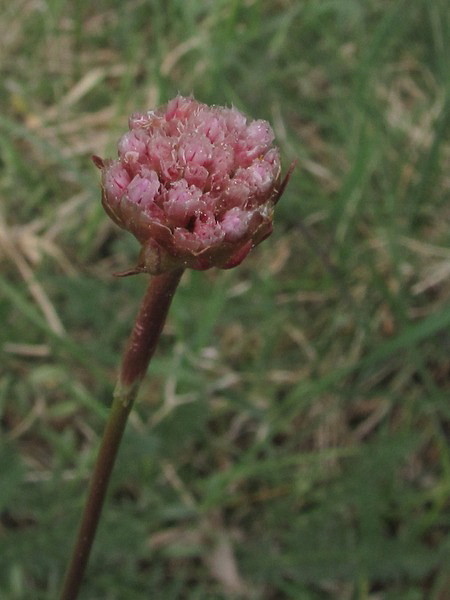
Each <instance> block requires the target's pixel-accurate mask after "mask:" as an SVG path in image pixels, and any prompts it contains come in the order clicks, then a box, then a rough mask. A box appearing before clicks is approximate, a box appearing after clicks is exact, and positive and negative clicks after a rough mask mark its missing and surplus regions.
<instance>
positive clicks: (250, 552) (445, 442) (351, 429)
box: [0, 0, 450, 600]
mask: <svg viewBox="0 0 450 600" xmlns="http://www.w3.org/2000/svg"><path fill="white" fill-rule="evenodd" d="M0 3H1V13H0V14H1V16H0V51H1V62H0V68H1V78H0V200H1V204H0V318H1V324H2V326H1V328H0V353H1V357H0V374H1V377H0V417H1V438H0V440H1V441H0V515H1V518H0V557H1V559H0V597H1V599H2V600H19V599H26V600H44V599H45V600H47V599H48V600H51V599H54V598H56V596H57V589H58V587H59V585H60V582H61V577H62V573H63V570H64V566H65V562H66V560H67V557H68V554H69V550H70V546H71V543H72V541H73V538H74V534H75V529H76V524H77V520H78V517H79V515H80V511H81V508H82V505H83V501H84V496H85V492H86V485H87V481H88V477H89V473H90V471H91V468H92V465H93V461H94V458H95V453H96V449H97V447H98V443H99V436H100V435H101V432H102V428H103V425H104V422H105V418H106V415H107V411H108V406H109V403H110V399H111V394H112V390H113V386H114V380H115V373H116V366H117V363H118V360H119V356H120V352H121V349H122V347H123V343H124V341H125V339H126V336H127V335H128V332H129V330H130V327H131V323H132V320H133V318H134V315H135V312H136V309H137V305H138V303H139V301H140V298H141V296H142V294H143V291H144V289H145V286H146V278H145V277H144V276H138V277H134V278H133V277H132V278H129V279H123V280H119V279H115V278H114V277H112V273H113V272H115V271H119V270H123V269H126V268H127V267H129V266H130V265H132V264H134V262H135V259H136V255H137V251H138V248H137V244H136V242H135V240H134V238H132V236H130V235H128V234H126V233H124V232H123V231H120V230H119V229H118V228H117V227H115V226H114V225H113V224H112V223H111V222H109V220H108V219H107V218H106V216H105V215H104V213H103V211H102V208H101V205H100V195H99V174H98V172H97V171H96V170H95V169H94V167H93V165H92V164H91V161H90V155H91V154H92V153H95V154H98V155H100V156H113V155H114V154H115V144H116V141H117V138H118V137H119V136H120V135H121V134H122V132H124V131H125V129H126V124H127V117H128V115H129V114H130V113H132V112H134V111H136V110H146V109H149V108H152V107H155V106H157V105H159V104H162V103H164V102H166V101H167V100H168V99H170V98H171V97H173V96H174V95H176V94H177V93H178V92H180V93H182V94H190V93H194V94H195V96H196V98H197V99H198V100H200V101H203V102H207V103H217V104H222V105H231V104H234V105H235V106H237V107H238V108H239V109H241V110H243V111H245V112H246V113H248V114H249V115H251V116H252V117H253V118H264V119H268V120H269V121H270V122H271V123H272V124H273V127H274V130H275V132H276V136H277V140H278V143H279V145H280V147H281V149H282V154H283V157H284V165H285V168H287V166H288V164H289V163H290V161H291V160H293V159H295V158H296V159H298V166H297V169H296V171H295V173H294V176H293V178H292V180H291V183H290V185H289V188H288V190H287V192H286V194H285V196H284V197H283V200H282V202H280V204H279V207H278V213H277V218H276V224H275V232H274V234H273V235H272V237H271V238H269V240H267V241H266V242H265V243H264V244H262V245H261V246H259V247H258V248H257V249H256V250H255V251H254V252H253V253H252V254H251V256H250V257H249V258H247V260H246V261H245V262H244V263H243V264H242V265H241V266H240V267H239V268H237V269H234V270H231V271H218V270H211V271H207V272H204V273H199V272H189V273H186V274H185V276H184V279H183V281H182V284H181V287H180V289H179V291H178V293H177V296H176V299H175V301H174V304H173V307H172V310H171V313H170V316H169V320H168V323H167V326H166V329H165V332H164V335H163V338H162V342H161V344H160V347H159V350H158V352H157V355H156V357H155V359H154V362H153V363H152V366H151V368H150V371H149V374H148V377H147V378H146V380H145V382H144V384H143V387H142V390H141V393H140V396H139V401H138V403H137V406H136V409H135V410H134V412H133V414H132V417H131V420H130V422H129V425H128V428H127V432H126V435H125V439H124V443H123V447H122V448H121V452H120V455H119V461H118V464H117V467H116V469H115V472H114V476H113V481H112V484H111V488H110V494H109V497H108V502H107V507H106V510H105V512H104V515H103V520H102V523H101V525H100V528H99V531H98V536H97V540H96V543H95V546H94V550H93V555H92V560H91V563H90V565H89V568H88V574H87V577H86V580H85V583H84V586H83V591H82V594H81V596H80V597H81V598H82V599H84V600H135V599H141V598H142V599H150V598H152V599H163V600H166V599H167V600H175V599H180V600H184V599H188V600H194V599H198V600H204V599H211V600H212V599H214V600H222V599H225V600H226V599H228V598H242V599H255V600H260V599H261V600H283V599H292V600H332V599H333V600H334V599H337V600H399V599H400V600H403V599H405V600H419V599H423V600H447V599H449V598H450V568H449V566H448V565H449V562H450V537H449V530H450V449H449V436H450V401H449V400H450V397H449V391H450V385H449V381H450V358H449V355H450V305H449V297H450V279H449V276H450V246H449V242H450V227H449V226H450V202H449V189H450V169H449V166H450V135H449V133H450V127H449V122H450V94H449V90H450V10H449V5H448V2H447V0H407V1H403V0H397V1H396V0H365V1H358V0H334V1H333V0H298V1H294V0H267V1H263V0H214V1H213V0H209V1H208V0H169V1H167V0H166V1H163V0H153V1H145V0H129V1H126V2H123V1H120V2H119V1H116V0H97V2H96V3H92V2H88V1H87V0H79V1H76V2H69V1H64V0H17V1H16V2H14V3H12V2H5V0H1V2H0Z"/></svg>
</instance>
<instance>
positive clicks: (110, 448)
mask: <svg viewBox="0 0 450 600" xmlns="http://www.w3.org/2000/svg"><path fill="white" fill-rule="evenodd" d="M182 274H183V269H179V270H176V271H171V272H168V273H163V274H162V275H156V276H154V277H153V278H152V279H151V281H150V284H149V286H148V289H147V292H146V294H145V297H144V300H143V301H142V304H141V307H140V309H139V313H138V315H137V317H136V321H135V324H134V328H133V331H132V332H131V335H130V337H129V340H128V343H127V346H126V348H125V352H124V355H123V359H122V364H121V367H120V372H119V377H118V381H117V386H116V389H115V391H114V400H113V403H112V406H111V411H110V414H109V417H108V421H107V423H106V426H105V431H104V433H103V438H102V441H101V444H100V449H99V452H98V456H97V461H96V463H95V467H94V472H93V474H92V477H91V482H90V486H89V491H88V497H87V501H86V505H85V508H84V512H83V515H82V517H81V521H80V526H79V530H78V536H77V539H76V542H75V545H74V548H73V552H72V557H71V560H70V563H69V565H68V567H67V571H66V575H65V578H64V583H63V588H62V592H61V596H60V600H76V598H77V596H78V592H79V589H80V585H81V581H82V578H83V574H84V571H85V569H86V565H87V562H88V559H89V554H90V551H91V547H92V543H93V541H94V537H95V532H96V529H97V525H98V522H99V519H100V514H101V510H102V506H103V502H104V499H105V494H106V490H107V487H108V483H109V479H110V476H111V471H112V469H113V466H114V462H115V459H116V456H117V451H118V449H119V445H120V441H121V439H122V435H123V432H124V430H125V426H126V423H127V418H128V415H129V414H130V411H131V408H132V406H133V402H134V400H135V398H136V395H137V391H138V389H139V385H140V383H141V381H142V379H143V377H144V375H145V372H146V370H147V366H148V364H149V362H150V359H151V357H152V355H153V353H154V351H155V348H156V345H157V342H158V339H159V336H160V334H161V331H162V328H163V326H164V322H165V320H166V316H167V312H168V310H169V307H170V303H171V301H172V297H173V295H174V293H175V290H176V288H177V285H178V283H179V281H180V278H181V275H182Z"/></svg>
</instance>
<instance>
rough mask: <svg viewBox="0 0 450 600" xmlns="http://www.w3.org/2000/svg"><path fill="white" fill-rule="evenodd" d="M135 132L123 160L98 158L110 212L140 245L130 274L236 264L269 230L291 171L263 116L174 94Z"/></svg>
mask: <svg viewBox="0 0 450 600" xmlns="http://www.w3.org/2000/svg"><path fill="white" fill-rule="evenodd" d="M129 128H130V131H129V132H128V133H126V134H125V135H124V136H122V138H121V139H120V141H119V144H118V154H119V158H118V159H117V160H102V159H100V158H98V157H94V162H95V164H96V165H97V166H98V167H99V168H100V169H101V171H102V188H103V198H102V201H103V206H104V208H105V210H106V212H107V213H108V215H109V216H110V217H111V218H112V219H113V221H114V222H115V223H117V225H119V226H120V227H123V228H124V229H127V230H128V231H131V233H133V234H134V235H135V237H136V238H137V239H138V240H139V242H140V243H141V244H142V251H141V256H140V259H139V263H138V266H137V267H136V268H135V269H133V270H131V271H130V273H132V272H141V271H146V272H149V273H153V274H158V273H162V272H164V271H168V270H171V269H173V268H177V267H191V268H193V269H201V270H202V269H208V268H209V267H212V266H217V267H221V268H225V269H226V268H229V267H234V266H236V265H238V264H239V263H240V262H241V261H242V260H243V259H244V258H245V256H246V255H247V254H248V252H249V251H250V250H251V249H252V248H253V247H254V246H256V244H259V242H261V241H262V240H263V239H265V238H266V237H267V236H268V235H270V233H271V231H272V213H273V207H274V205H275V204H276V202H277V201H278V199H279V198H280V196H281V194H282V192H283V191H284V188H285V186H286V183H287V180H288V177H289V175H290V172H289V173H288V175H287V177H286V178H285V179H284V181H283V182H281V181H280V157H279V152H278V149H277V148H275V147H273V146H272V142H273V139H274V135H273V132H272V129H271V127H270V125H269V124H268V123H267V122H266V121H261V120H259V121H250V122H249V121H248V120H247V118H246V117H245V116H244V115H243V114H242V113H240V112H239V111H238V110H236V109H235V108H223V107H220V106H212V107H210V106H207V105H206V104H202V103H200V102H197V101H196V100H194V98H185V97H183V96H177V97H176V98H174V99H173V100H171V101H170V102H169V103H168V104H167V105H165V106H162V107H161V108H159V109H157V110H155V111H149V112H147V113H144V114H141V113H138V114H134V115H132V117H131V118H130V120H129Z"/></svg>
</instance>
